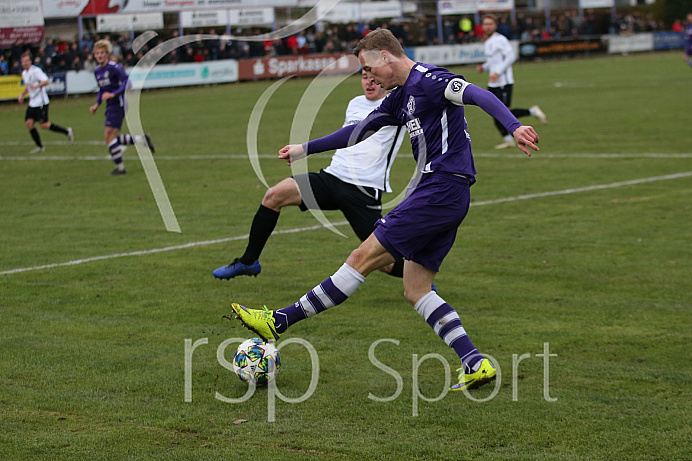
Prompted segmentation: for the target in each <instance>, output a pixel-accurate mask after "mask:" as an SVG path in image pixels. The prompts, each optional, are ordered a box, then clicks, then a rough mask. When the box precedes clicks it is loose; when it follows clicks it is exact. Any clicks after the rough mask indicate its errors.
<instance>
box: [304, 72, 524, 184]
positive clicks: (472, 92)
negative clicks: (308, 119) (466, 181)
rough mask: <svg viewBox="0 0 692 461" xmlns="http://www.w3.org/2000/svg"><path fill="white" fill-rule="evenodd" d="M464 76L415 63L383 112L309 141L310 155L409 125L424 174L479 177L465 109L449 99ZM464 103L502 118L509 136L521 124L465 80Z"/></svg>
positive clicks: (308, 149) (415, 155)
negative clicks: (449, 91) (448, 92)
mask: <svg viewBox="0 0 692 461" xmlns="http://www.w3.org/2000/svg"><path fill="white" fill-rule="evenodd" d="M459 79H461V81H463V77H460V76H459V75H456V74H453V73H451V72H449V71H448V70H447V69H445V68H442V67H434V66H430V65H427V64H423V63H416V64H415V65H414V66H413V68H412V69H411V72H410V74H409V76H408V79H407V80H406V83H404V85H403V86H400V87H397V88H396V89H394V90H393V91H392V92H391V93H390V94H389V95H388V96H387V97H386V98H385V100H384V101H382V104H381V105H380V107H379V108H377V109H376V110H374V111H373V112H371V113H370V115H368V117H367V118H366V119H364V120H363V121H362V122H360V123H359V124H357V125H351V126H350V127H345V128H342V129H341V130H339V131H337V132H335V133H333V134H331V135H328V136H325V137H324V138H320V139H317V140H314V141H310V142H308V143H306V144H305V145H304V147H305V148H306V152H307V153H308V154H312V153H315V152H324V151H325V150H330V149H335V148H338V147H343V146H342V145H341V144H344V143H345V145H353V144H355V143H357V142H359V141H361V140H363V139H365V138H367V137H368V136H369V135H370V134H372V133H373V132H375V131H377V130H379V129H380V128H381V127H383V126H387V125H400V126H406V128H407V129H408V132H409V137H410V138H411V145H412V146H413V156H414V158H415V159H416V161H417V162H418V164H419V165H420V166H421V170H422V172H423V173H432V172H434V171H438V172H446V173H454V174H463V175H468V176H474V175H475V174H476V168H475V165H474V162H473V155H472V153H471V138H470V136H469V134H468V132H467V124H466V118H465V117H464V107H463V106H462V105H457V104H455V103H453V102H452V101H450V100H449V99H447V97H446V96H445V91H446V90H447V87H448V86H449V85H452V84H454V82H452V83H450V82H451V81H452V80H455V81H456V82H459ZM463 83H464V85H468V86H467V87H461V86H460V87H459V88H460V89H461V88H463V90H462V91H463V98H464V100H463V102H464V103H465V104H475V105H479V106H481V107H482V108H483V109H484V110H485V111H486V112H488V113H489V114H490V115H492V116H493V117H495V118H496V119H498V120H499V121H500V122H501V123H502V124H503V125H504V126H505V127H506V128H507V129H508V131H509V132H510V133H513V132H514V130H516V129H517V128H518V127H519V126H521V123H519V121H518V120H517V119H516V117H514V116H513V115H512V114H511V112H509V110H508V109H507V108H506V107H505V106H504V105H503V104H502V103H501V102H500V101H499V100H498V99H497V98H496V97H495V96H493V95H492V94H491V93H489V92H487V91H486V90H483V89H481V88H479V87H477V86H475V85H471V84H468V83H466V82H463ZM453 91H456V90H453Z"/></svg>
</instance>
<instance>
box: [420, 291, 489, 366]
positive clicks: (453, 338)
mask: <svg viewBox="0 0 692 461" xmlns="http://www.w3.org/2000/svg"><path fill="white" fill-rule="evenodd" d="M413 307H414V308H415V309H416V312H418V313H419V314H420V315H422V316H423V318H424V319H425V321H426V322H428V325H430V327H431V328H432V329H433V330H434V331H435V333H437V335H438V336H439V337H440V338H442V340H443V341H444V342H445V343H446V344H447V345H448V346H449V347H451V348H452V349H454V352H456V353H457V355H458V356H459V359H460V360H461V363H462V364H464V365H465V366H466V367H467V372H471V371H473V369H474V366H475V365H476V363H478V362H479V361H480V360H481V359H482V358H483V356H482V355H481V353H480V352H478V350H477V349H476V347H475V346H474V345H473V343H472V342H471V340H470V339H469V336H468V334H467V333H466V330H464V327H463V326H462V325H461V320H460V319H459V314H457V312H456V311H455V310H454V308H453V307H452V306H450V305H449V304H447V303H446V302H445V300H444V299H442V298H441V297H440V296H439V295H438V294H437V293H435V292H434V291H431V292H430V293H428V294H427V295H425V296H423V297H422V298H421V299H419V300H418V302H417V303H416V305H415V306H413Z"/></svg>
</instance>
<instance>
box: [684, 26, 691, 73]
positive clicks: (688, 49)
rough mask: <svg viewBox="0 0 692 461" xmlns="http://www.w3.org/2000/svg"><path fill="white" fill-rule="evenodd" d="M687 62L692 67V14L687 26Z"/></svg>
mask: <svg viewBox="0 0 692 461" xmlns="http://www.w3.org/2000/svg"><path fill="white" fill-rule="evenodd" d="M685 41H686V43H685V61H686V62H687V64H689V65H690V67H692V13H688V14H687V24H685Z"/></svg>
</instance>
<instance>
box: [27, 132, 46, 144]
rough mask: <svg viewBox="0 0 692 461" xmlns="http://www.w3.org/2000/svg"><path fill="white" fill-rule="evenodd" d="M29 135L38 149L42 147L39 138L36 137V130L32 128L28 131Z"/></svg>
mask: <svg viewBox="0 0 692 461" xmlns="http://www.w3.org/2000/svg"><path fill="white" fill-rule="evenodd" d="M29 133H31V137H32V138H34V142H35V143H36V145H37V146H38V147H43V144H41V136H39V135H38V131H37V130H36V128H33V129H31V130H29Z"/></svg>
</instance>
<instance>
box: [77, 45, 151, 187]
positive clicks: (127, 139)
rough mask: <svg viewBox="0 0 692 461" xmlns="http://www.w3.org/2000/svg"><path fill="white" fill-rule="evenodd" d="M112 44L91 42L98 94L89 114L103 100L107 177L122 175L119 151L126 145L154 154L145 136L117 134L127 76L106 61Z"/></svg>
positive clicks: (121, 152)
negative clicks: (110, 162) (109, 168)
mask: <svg viewBox="0 0 692 461" xmlns="http://www.w3.org/2000/svg"><path fill="white" fill-rule="evenodd" d="M112 50H113V45H111V42H109V41H108V40H99V41H98V42H96V43H94V51H93V53H94V59H95V60H96V62H97V63H98V67H97V68H96V69H94V75H95V76H96V81H97V82H98V85H99V93H98V95H97V96H96V104H94V105H93V106H91V107H90V108H89V110H90V111H91V113H92V114H94V113H96V110H97V109H98V108H99V105H101V103H102V102H103V101H106V129H105V132H104V137H105V138H106V144H107V145H108V151H109V152H110V154H111V158H112V159H113V162H115V170H113V171H112V172H111V176H117V175H121V174H125V164H124V163H123V152H125V149H126V148H127V145H128V144H135V143H141V144H145V145H146V146H147V147H149V149H150V150H151V152H152V153H153V152H155V151H156V150H155V148H154V144H152V142H151V138H150V137H149V135H148V134H145V135H144V136H143V137H142V136H132V135H129V134H120V128H121V127H122V126H123V119H124V118H125V111H127V101H126V100H125V90H126V89H127V84H128V77H127V74H126V73H125V69H123V67H122V66H121V65H120V64H118V63H116V62H112V61H111V60H110V56H111V51H112Z"/></svg>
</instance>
